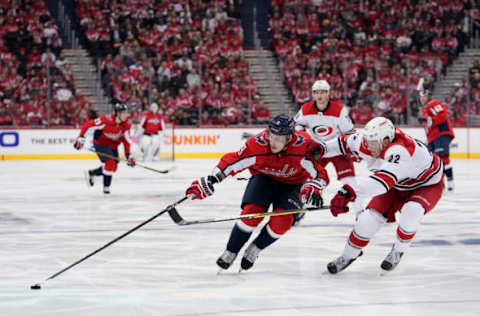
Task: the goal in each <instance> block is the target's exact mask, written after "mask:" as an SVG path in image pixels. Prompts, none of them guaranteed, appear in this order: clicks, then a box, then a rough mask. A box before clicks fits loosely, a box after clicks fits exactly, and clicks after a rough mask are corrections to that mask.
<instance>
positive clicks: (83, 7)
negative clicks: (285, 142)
mask: <svg viewBox="0 0 480 316" xmlns="http://www.w3.org/2000/svg"><path fill="white" fill-rule="evenodd" d="M188 3H189V5H188V6H186V5H185V3H183V2H179V1H173V0H171V1H160V2H154V1H142V0H133V1H128V2H110V1H97V0H84V1H79V2H77V7H76V16H77V18H78V20H79V23H80V25H81V26H82V27H83V29H84V31H85V36H86V38H87V39H88V40H87V45H88V49H89V51H90V54H91V55H92V56H94V57H95V58H96V59H97V60H98V63H99V67H100V69H101V71H102V81H103V86H104V88H105V90H106V91H107V93H108V94H109V95H110V96H111V98H112V100H113V102H122V103H127V104H129V105H130V106H132V107H136V108H139V109H144V108H145V107H146V106H147V105H148V104H149V103H151V102H156V103H157V104H159V106H160V108H161V109H162V111H163V112H164V114H165V118H166V119H167V121H174V122H176V123H177V124H181V125H195V124H200V123H201V124H213V125H219V124H223V125H226V124H229V125H231V124H244V123H255V122H263V121H265V120H268V118H269V112H268V110H267V109H266V108H265V107H264V106H262V103H261V102H260V100H259V98H258V95H257V88H256V86H255V83H254V81H253V79H252V78H251V77H250V75H249V73H248V64H247V62H246V60H245V58H244V56H243V48H242V38H243V31H242V28H241V26H240V25H239V21H238V20H237V19H234V18H232V17H230V16H229V12H231V9H232V8H231V7H229V3H228V2H227V1H225V0H223V1H211V2H205V1H189V2H188Z"/></svg>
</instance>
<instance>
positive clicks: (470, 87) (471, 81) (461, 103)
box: [443, 60, 480, 126]
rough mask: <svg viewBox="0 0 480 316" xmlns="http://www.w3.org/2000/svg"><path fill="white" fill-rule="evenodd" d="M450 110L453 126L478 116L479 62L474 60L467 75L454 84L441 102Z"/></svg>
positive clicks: (479, 109) (479, 103)
mask: <svg viewBox="0 0 480 316" xmlns="http://www.w3.org/2000/svg"><path fill="white" fill-rule="evenodd" d="M443 101H444V102H445V104H446V105H448V107H449V109H450V117H451V120H452V122H453V124H454V125H456V126H465V125H467V124H468V119H467V118H468V116H469V115H480V62H479V61H478V60H475V61H474V62H473V66H472V67H471V68H470V70H469V73H468V74H466V75H465V77H464V78H463V79H462V81H461V82H457V83H456V84H454V86H453V87H452V89H451V90H450V93H449V94H448V95H447V96H446V97H445V100H443Z"/></svg>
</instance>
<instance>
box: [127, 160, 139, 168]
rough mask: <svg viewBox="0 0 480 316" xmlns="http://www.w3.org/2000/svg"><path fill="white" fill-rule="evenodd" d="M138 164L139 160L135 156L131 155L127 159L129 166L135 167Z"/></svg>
mask: <svg viewBox="0 0 480 316" xmlns="http://www.w3.org/2000/svg"><path fill="white" fill-rule="evenodd" d="M136 164H137V162H136V161H135V158H133V157H130V158H128V159H127V166H130V167H132V168H133V167H135V166H136Z"/></svg>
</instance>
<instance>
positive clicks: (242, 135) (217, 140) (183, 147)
mask: <svg viewBox="0 0 480 316" xmlns="http://www.w3.org/2000/svg"><path fill="white" fill-rule="evenodd" d="M261 130H262V129H261V128H176V129H175V131H174V133H173V134H166V135H165V136H164V137H163V139H162V143H163V144H162V148H163V150H162V151H164V152H167V151H172V148H173V151H174V155H175V158H177V159H178V158H217V157H220V156H221V155H222V154H224V153H226V152H232V151H237V150H238V149H239V148H240V147H241V146H242V144H243V143H244V142H245V140H246V139H248V137H249V136H251V135H254V134H256V133H258V132H260V131H261ZM402 130H404V131H405V132H406V133H407V134H409V135H411V136H413V137H415V138H418V139H420V140H423V141H425V132H424V130H423V129H422V128H402ZM78 134H79V130H77V129H19V130H16V129H10V130H0V160H32V159H96V156H95V155H94V154H91V153H89V152H88V151H87V150H81V151H77V150H75V149H74V148H73V143H74V142H75V138H76V137H77V136H78ZM479 139H480V128H456V129H455V139H454V140H453V142H452V144H451V157H452V158H477V159H478V158H480V141H478V140H479ZM172 145H173V146H172Z"/></svg>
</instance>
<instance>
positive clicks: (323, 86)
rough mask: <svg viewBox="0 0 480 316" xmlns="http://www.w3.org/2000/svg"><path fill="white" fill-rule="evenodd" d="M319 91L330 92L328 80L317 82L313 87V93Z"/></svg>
mask: <svg viewBox="0 0 480 316" xmlns="http://www.w3.org/2000/svg"><path fill="white" fill-rule="evenodd" d="M317 90H324V91H329V92H330V85H329V84H328V82H327V81H326V80H317V81H315V83H314V84H313V86H312V92H313V91H317Z"/></svg>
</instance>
